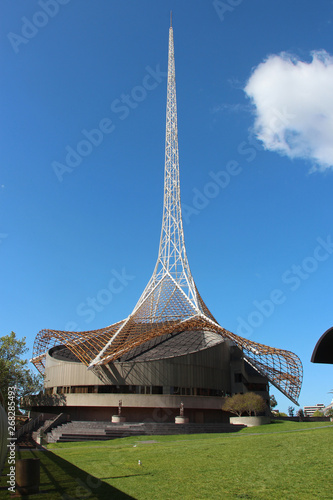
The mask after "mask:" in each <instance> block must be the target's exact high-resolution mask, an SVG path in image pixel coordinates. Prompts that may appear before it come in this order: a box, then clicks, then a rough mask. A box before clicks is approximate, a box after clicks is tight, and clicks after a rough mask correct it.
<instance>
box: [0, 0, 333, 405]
mask: <svg viewBox="0 0 333 500" xmlns="http://www.w3.org/2000/svg"><path fill="white" fill-rule="evenodd" d="M170 10H172V11H173V27H174V40H175V58H176V81H177V100H178V127H179V149H180V169H181V194H182V204H183V213H184V231H185V241H186V247H187V254H188V258H189V262H190V265H191V270H192V273H193V275H194V279H195V281H196V284H197V286H198V289H199V291H200V294H201V296H202V297H203V299H204V301H205V302H206V304H207V305H208V307H209V308H210V310H211V311H212V313H213V314H214V316H215V317H216V319H217V320H218V321H219V323H220V324H221V325H222V326H223V327H225V328H227V329H229V330H231V331H233V332H235V333H238V334H240V335H242V336H245V337H248V338H251V339H252V340H254V341H257V342H260V343H263V344H267V345H271V346H274V347H279V348H283V349H287V350H291V351H293V352H295V353H296V354H298V355H299V357H300V358H301V360H302V362H303V365H304V383H303V388H302V392H301V395H300V404H301V406H303V405H309V404H316V403H327V404H328V403H329V402H330V400H331V395H330V394H328V392H329V391H330V390H331V389H333V381H332V367H331V366H330V365H318V364H317V365H315V364H311V363H310V358H311V354H312V351H313V348H314V346H315V344H316V342H317V340H318V338H319V337H320V336H321V334H322V333H323V332H324V331H325V330H326V329H327V328H329V327H330V326H332V323H333V317H332V298H333V293H332V275H333V249H332V241H333V231H332V224H331V214H332V208H333V201H332V196H331V193H332V188H333V171H332V168H333V154H332V149H331V146H330V144H331V143H332V139H333V137H332V135H333V126H332V120H333V111H332V109H333V108H332V96H331V92H329V90H327V89H331V88H332V85H331V86H330V84H331V83H332V84H333V79H332V65H333V63H332V59H331V56H333V41H332V34H331V33H332V21H333V2H331V1H325V0H319V1H318V2H316V3H314V2H313V1H308V0H306V1H304V0H302V1H299V0H296V1H294V2H287V1H286V0H281V1H280V2H267V1H264V0H253V1H252V2H246V1H242V0H226V1H225V2H222V1H220V2H213V1H212V2H210V1H209V2H207V1H206V0H202V1H200V0H195V1H192V2H186V1H177V2H176V1H169V0H165V1H163V2H162V1H156V0H141V1H127V0H122V1H119V0H118V1H113V0H109V1H107V0H100V1H99V2H95V1H93V0H85V1H79V0H53V1H49V2H48V1H46V0H45V1H43V0H40V1H39V2H38V1H33V0H29V1H28V2H27V1H26V0H16V1H15V2H12V1H11V0H3V1H2V2H1V17H2V23H1V27H0V29H1V44H0V56H1V67H2V68H3V71H2V72H1V76H0V85H1V87H0V88H1V97H0V98H1V109H2V118H1V170H0V214H1V218H0V268H1V271H0V273H1V274H0V276H1V279H0V287H1V297H2V300H1V302H0V317H1V334H2V335H6V334H8V333H10V331H12V330H13V331H15V332H16V333H17V335H18V336H19V337H23V336H26V338H27V345H28V347H29V354H28V355H29V356H30V355H31V354H32V346H33V342H34V338H35V335H36V334H37V332H38V331H39V330H41V329H43V328H50V329H61V330H64V329H75V330H92V329H96V328H102V327H103V326H107V325H110V324H112V323H114V322H116V321H118V320H121V319H123V318H124V317H126V316H127V315H128V314H129V313H130V312H131V311H132V308H133V307H134V305H135V303H136V302H137V300H138V298H139V296H140V294H141V292H142V291H143V289H144V287H145V285H146V284H147V282H148V280H149V278H150V276H151V274H152V271H153V268H154V265H155V262H156V258H157V252H158V244H159V236H160V225H161V217H162V202H163V199H162V193H163V168H164V138H165V107H166V77H165V73H166V70H167V50H168V28H169V12H170ZM267 89H268V90H267ZM96 130H98V131H96ZM112 284H113V287H112ZM110 287H111V288H110ZM106 290H108V291H106ZM110 290H112V291H110ZM272 393H273V394H275V396H276V398H277V400H278V403H279V409H280V410H284V411H286V410H287V408H288V406H289V405H290V404H291V403H290V402H289V400H287V399H286V398H285V397H284V396H282V395H281V394H280V393H279V392H278V391H277V390H276V389H274V388H273V389H272Z"/></svg>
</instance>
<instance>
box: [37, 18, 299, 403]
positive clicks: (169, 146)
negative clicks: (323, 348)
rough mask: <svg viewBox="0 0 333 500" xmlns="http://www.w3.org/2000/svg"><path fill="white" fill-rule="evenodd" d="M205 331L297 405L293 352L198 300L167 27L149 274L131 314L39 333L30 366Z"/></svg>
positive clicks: (104, 358) (95, 357) (94, 358)
mask: <svg viewBox="0 0 333 500" xmlns="http://www.w3.org/2000/svg"><path fill="white" fill-rule="evenodd" d="M207 329H208V330H210V331H213V332H215V333H217V334H219V335H221V337H222V338H227V339H229V340H231V341H232V342H234V343H235V344H236V345H237V346H238V347H239V348H240V349H241V350H242V351H243V354H244V357H245V358H246V359H247V361H248V362H249V363H250V364H251V365H252V366H253V367H254V368H255V369H256V370H257V371H258V372H260V373H261V374H262V375H264V376H266V377H267V378H268V380H269V381H270V382H271V383H272V384H273V385H275V386H276V387H277V388H278V389H279V390H280V391H281V392H282V393H283V394H285V395H286V396H287V397H288V398H289V399H290V400H291V401H293V402H294V403H296V404H297V398H298V395H299V392H300V389H301V384H302V364H301V362H300V359H299V358H298V357H297V356H296V354H294V353H292V352H290V351H285V350H282V349H276V348H274V347H269V346H266V345H263V344H258V343H256V342H253V341H251V340H247V339H244V338H242V337H239V336H238V335H235V334H234V333H232V332H230V331H228V330H226V329H224V328H222V327H221V326H220V325H219V324H218V323H217V321H216V320H215V319H214V317H213V316H212V314H211V313H210V311H209V309H208V308H207V306H206V305H205V303H204V302H203V300H202V298H201V297H200V294H199V292H198V290H197V288H196V286H195V283H194V280H193V277H192V274H191V271H190V267H189V264H188V260H187V256H186V250H185V242H184V232H183V223H182V213H181V203H180V185H179V156H178V128H177V103H176V79H175V60H174V43H173V29H172V26H171V27H170V29H169V57H168V91H167V111H166V141H165V174H164V206H163V219H162V231H161V238H160V246H159V253H158V258H157V262H156V266H155V269H154V272H153V275H152V277H151V279H150V281H149V282H148V284H147V286H146V288H145V289H144V291H143V293H142V295H141V297H140V299H139V301H138V303H137V304H136V306H135V307H134V309H133V312H132V313H131V314H130V315H129V316H128V317H127V318H126V319H125V320H123V321H120V322H118V323H115V324H114V325H111V326H108V327H106V328H102V329H100V330H94V331H87V332H79V333H78V332H61V331H56V330H41V331H40V332H39V333H38V335H37V337H36V340H35V344H34V353H33V356H34V357H33V359H32V362H33V363H34V364H35V366H36V367H37V368H38V369H39V370H40V371H41V372H43V370H44V367H45V361H44V360H45V355H46V354H45V353H46V350H47V349H48V348H50V347H52V346H54V345H59V344H63V345H64V347H66V348H67V349H68V350H69V351H71V352H72V353H73V354H74V355H75V356H76V358H78V359H79V360H80V361H81V362H82V363H84V364H85V365H87V366H88V367H89V368H90V369H95V367H98V365H103V364H104V365H105V364H107V363H110V362H112V361H115V360H117V359H119V358H120V357H121V356H124V355H125V354H126V353H129V352H130V351H131V350H133V349H134V348H136V347H138V346H141V345H143V344H144V343H145V342H147V341H151V340H152V339H156V338H157V337H161V336H163V335H168V334H177V333H179V332H189V333H188V334H189V335H190V334H191V333H190V332H191V331H192V332H193V331H195V330H207Z"/></svg>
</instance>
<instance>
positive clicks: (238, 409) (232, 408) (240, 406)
mask: <svg viewBox="0 0 333 500" xmlns="http://www.w3.org/2000/svg"><path fill="white" fill-rule="evenodd" d="M222 410H224V411H229V412H230V413H234V414H235V415H237V416H238V417H240V416H241V415H242V413H244V412H245V411H246V408H245V405H244V398H243V394H234V395H233V396H230V397H228V398H226V400H225V401H224V403H223V406H222Z"/></svg>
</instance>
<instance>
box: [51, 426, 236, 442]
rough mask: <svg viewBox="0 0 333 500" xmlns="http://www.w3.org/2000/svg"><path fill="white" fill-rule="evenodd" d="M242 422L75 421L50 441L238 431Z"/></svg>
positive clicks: (54, 430)
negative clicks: (233, 423) (239, 423)
mask: <svg viewBox="0 0 333 500" xmlns="http://www.w3.org/2000/svg"><path fill="white" fill-rule="evenodd" d="M243 427H245V426H243V425H232V424H194V423H188V424H174V423H155V422H138V423H135V422H124V423H119V424H112V423H110V422H96V421H94V422H83V421H73V422H68V423H65V424H63V425H61V426H58V427H57V428H56V429H53V430H52V431H51V432H50V433H48V434H47V442H48V443H56V442H58V443H59V442H62V443H63V442H70V441H101V440H108V439H116V438H121V437H129V436H157V435H174V434H206V433H225V432H237V431H238V430H240V429H242V428H243Z"/></svg>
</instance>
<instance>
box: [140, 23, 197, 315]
mask: <svg viewBox="0 0 333 500" xmlns="http://www.w3.org/2000/svg"><path fill="white" fill-rule="evenodd" d="M171 16H172V14H171ZM159 283H162V284H163V287H166V286H167V287H168V288H170V287H174V288H177V289H179V290H180V291H181V292H182V293H183V294H184V298H186V299H187V301H188V302H189V304H190V305H191V306H192V307H193V312H194V310H195V311H196V312H204V309H205V306H204V305H203V304H202V301H201V299H200V297H199V295H198V292H197V290H196V287H195V283H194V280H193V277H192V274H191V271H190V266H189V263H188V260H187V256H186V249H185V241H184V231H183V221H182V211H181V201H180V182H179V152H178V125H177V99H176V73H175V55H174V42H173V29H172V17H171V18H170V28H169V57H168V88H167V106H166V135H165V167H164V203H163V218H162V230H161V239H160V247H159V252H158V258H157V262H156V266H155V270H154V272H153V275H152V277H151V279H150V281H149V283H148V285H147V287H146V288H145V290H144V292H143V294H142V296H141V298H140V300H139V302H138V304H137V306H136V308H135V309H137V308H138V307H139V306H140V305H141V304H142V303H143V302H144V301H145V300H146V298H147V297H148V295H149V294H150V293H151V292H152V290H153V289H154V288H156V286H157V285H158V284H159ZM157 305H158V304H157V303H156V304H155V309H157Z"/></svg>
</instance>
